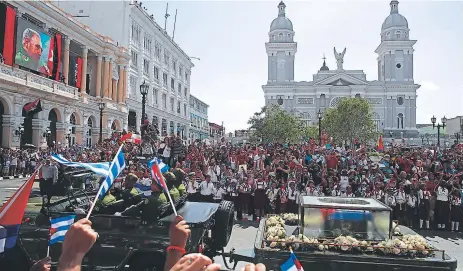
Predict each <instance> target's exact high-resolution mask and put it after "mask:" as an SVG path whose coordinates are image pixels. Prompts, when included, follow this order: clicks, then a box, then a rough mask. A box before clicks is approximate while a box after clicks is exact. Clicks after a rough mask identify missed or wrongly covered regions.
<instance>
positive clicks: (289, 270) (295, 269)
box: [280, 250, 304, 271]
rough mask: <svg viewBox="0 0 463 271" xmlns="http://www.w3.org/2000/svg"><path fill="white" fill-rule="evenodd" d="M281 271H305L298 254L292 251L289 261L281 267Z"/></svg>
mask: <svg viewBox="0 0 463 271" xmlns="http://www.w3.org/2000/svg"><path fill="white" fill-rule="evenodd" d="M280 268H281V271H304V268H302V265H301V263H300V262H299V260H298V259H297V258H296V254H294V252H293V250H291V254H290V255H289V259H288V260H287V261H286V262H284V263H283V264H282V265H281V266H280Z"/></svg>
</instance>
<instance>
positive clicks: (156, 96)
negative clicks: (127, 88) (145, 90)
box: [153, 88, 158, 105]
mask: <svg viewBox="0 0 463 271" xmlns="http://www.w3.org/2000/svg"><path fill="white" fill-rule="evenodd" d="M153 104H155V105H157V104H158V89H157V88H155V89H154V90H153Z"/></svg>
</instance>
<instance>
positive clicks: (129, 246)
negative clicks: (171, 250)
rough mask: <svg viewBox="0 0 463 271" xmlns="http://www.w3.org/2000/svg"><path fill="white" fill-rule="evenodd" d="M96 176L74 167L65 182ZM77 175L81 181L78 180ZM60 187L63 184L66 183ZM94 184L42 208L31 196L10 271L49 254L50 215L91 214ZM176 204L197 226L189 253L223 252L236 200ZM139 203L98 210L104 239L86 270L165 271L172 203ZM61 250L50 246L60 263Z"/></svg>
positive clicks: (95, 220) (96, 220) (8, 259)
mask: <svg viewBox="0 0 463 271" xmlns="http://www.w3.org/2000/svg"><path fill="white" fill-rule="evenodd" d="M86 174H87V175H88V176H86ZM91 175H92V173H90V172H87V173H85V172H82V171H73V172H68V173H66V176H63V177H62V180H73V182H68V183H82V181H84V180H88V178H92V177H91ZM76 176H78V178H81V181H79V180H75V179H76V178H75V177H76ZM57 185H58V186H60V187H62V186H63V185H62V184H60V183H58V184H57ZM79 187H80V185H79ZM91 187H92V186H90V188H89V187H87V189H86V190H82V189H80V188H73V187H72V186H71V187H69V186H68V187H67V189H64V191H63V189H58V190H59V191H60V193H61V197H58V198H57V200H56V201H52V203H51V204H50V205H49V206H45V207H44V206H42V204H41V203H42V199H41V198H40V197H39V198H31V199H30V200H29V204H28V208H27V210H26V214H25V217H24V221H23V224H22V226H21V228H20V232H19V238H18V243H17V246H16V248H15V249H13V250H12V251H9V252H8V253H5V255H4V258H3V259H2V260H3V261H2V262H1V263H0V264H1V265H0V266H2V267H5V266H8V267H10V266H11V267H10V269H8V268H7V267H5V268H7V269H5V270H15V271H21V270H25V271H26V270H27V271H28V270H29V269H30V266H31V264H32V261H36V260H39V259H41V258H44V257H46V254H47V247H48V240H49V228H50V218H52V217H61V216H65V215H70V214H76V213H78V214H77V215H76V221H77V220H78V219H80V218H83V217H85V216H86V211H87V210H88V209H89V204H90V203H91V202H92V200H93V199H94V197H95V195H96V191H94V190H93V191H89V190H92V189H91ZM63 193H64V194H65V195H64V196H63ZM118 204H119V202H116V203H115V204H114V206H112V208H115V209H117V206H118ZM175 206H176V209H177V212H178V214H179V215H181V216H182V217H183V218H184V219H185V221H186V222H187V223H188V224H189V226H190V228H191V236H190V238H189V240H188V244H187V247H186V250H187V252H202V253H203V254H205V255H207V256H209V257H214V256H216V255H218V254H219V253H220V252H221V251H223V249H224V247H225V246H226V245H227V244H228V241H229V239H230V236H231V233H232V229H233V223H234V206H233V203H232V202H229V201H222V202H220V203H203V202H189V201H187V200H186V195H184V196H182V197H180V198H179V199H177V200H176V201H175ZM134 207H135V208H129V209H128V210H126V211H122V212H120V213H119V214H117V215H115V214H108V212H107V210H106V212H102V211H103V210H102V209H100V210H97V211H94V212H93V213H92V216H91V217H90V220H91V221H92V224H93V225H92V227H93V228H94V229H95V231H97V232H98V234H99V238H98V240H97V242H96V243H95V245H94V246H93V248H92V249H91V250H90V251H89V253H87V255H86V256H85V259H84V261H83V268H82V269H83V270H137V271H140V270H141V271H143V270H163V268H164V263H165V257H166V254H165V249H166V248H167V247H168V246H169V234H168V233H169V226H170V224H171V221H172V220H173V219H174V215H173V210H172V207H171V205H170V204H168V203H167V204H164V205H161V206H157V207H156V208H155V209H153V208H152V207H153V206H149V204H147V201H146V200H142V201H141V202H140V203H139V204H137V205H136V206H134ZM145 208H146V209H145ZM115 209H114V210H115ZM79 210H80V211H79ZM82 210H83V211H84V212H82ZM134 210H135V211H134ZM146 213H149V214H146ZM60 254H61V244H54V245H52V246H50V256H51V257H52V262H53V265H54V266H56V264H57V261H58V259H59V256H60ZM4 264H5V265H4ZM2 270H3V269H2Z"/></svg>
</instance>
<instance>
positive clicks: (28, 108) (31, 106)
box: [23, 98, 42, 114]
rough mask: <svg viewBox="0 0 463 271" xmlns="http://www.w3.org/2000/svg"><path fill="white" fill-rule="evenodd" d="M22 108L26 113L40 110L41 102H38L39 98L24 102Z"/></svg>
mask: <svg viewBox="0 0 463 271" xmlns="http://www.w3.org/2000/svg"><path fill="white" fill-rule="evenodd" d="M23 109H24V111H25V112H26V113H28V114H29V113H32V114H35V113H38V112H40V111H42V103H41V102H40V98H39V99H37V100H35V101H33V102H30V103H27V104H25V105H24V107H23Z"/></svg>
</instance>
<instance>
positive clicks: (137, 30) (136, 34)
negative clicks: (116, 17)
mask: <svg viewBox="0 0 463 271" xmlns="http://www.w3.org/2000/svg"><path fill="white" fill-rule="evenodd" d="M140 36H141V27H140V26H139V25H138V24H137V23H136V22H135V21H132V40H133V41H135V42H136V43H140Z"/></svg>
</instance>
